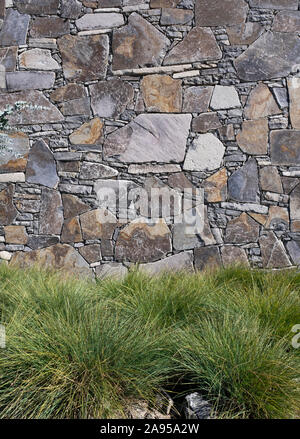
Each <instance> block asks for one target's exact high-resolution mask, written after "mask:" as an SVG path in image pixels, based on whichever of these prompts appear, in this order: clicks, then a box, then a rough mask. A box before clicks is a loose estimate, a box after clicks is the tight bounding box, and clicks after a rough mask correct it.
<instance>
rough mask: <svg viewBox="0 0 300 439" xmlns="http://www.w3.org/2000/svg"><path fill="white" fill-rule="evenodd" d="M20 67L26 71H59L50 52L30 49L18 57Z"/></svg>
mask: <svg viewBox="0 0 300 439" xmlns="http://www.w3.org/2000/svg"><path fill="white" fill-rule="evenodd" d="M19 63H20V67H22V68H23V69H28V70H59V69H60V68H61V67H60V65H59V64H58V62H57V61H56V60H55V59H54V58H52V56H51V50H47V49H38V48H37V49H30V50H26V51H25V52H22V53H21V55H20V56H19Z"/></svg>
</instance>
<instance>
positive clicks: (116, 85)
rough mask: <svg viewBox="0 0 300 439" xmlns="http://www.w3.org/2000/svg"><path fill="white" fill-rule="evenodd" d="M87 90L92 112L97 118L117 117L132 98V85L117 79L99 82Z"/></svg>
mask: <svg viewBox="0 0 300 439" xmlns="http://www.w3.org/2000/svg"><path fill="white" fill-rule="evenodd" d="M89 88H90V94H91V102H92V109H93V112H94V114H95V115H97V116H99V117H111V118H116V117H118V116H119V115H120V114H122V113H123V112H124V111H125V109H126V107H127V105H128V104H129V103H130V102H131V101H132V100H133V97H134V89H133V87H132V85H131V84H129V82H126V81H122V80H121V79H118V78H114V79H112V80H110V81H100V82H98V83H97V84H92V85H90V87H89Z"/></svg>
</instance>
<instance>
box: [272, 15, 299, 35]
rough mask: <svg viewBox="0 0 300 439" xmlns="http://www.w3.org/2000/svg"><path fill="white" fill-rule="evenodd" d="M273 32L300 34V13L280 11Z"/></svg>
mask: <svg viewBox="0 0 300 439" xmlns="http://www.w3.org/2000/svg"><path fill="white" fill-rule="evenodd" d="M272 29H273V31H275V32H300V12H299V11H280V12H279V13H278V14H277V15H276V16H275V18H274V22H273V28H272Z"/></svg>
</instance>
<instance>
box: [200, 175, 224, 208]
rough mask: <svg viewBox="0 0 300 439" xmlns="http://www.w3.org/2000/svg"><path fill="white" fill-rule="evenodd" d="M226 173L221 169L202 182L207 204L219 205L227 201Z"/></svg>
mask: <svg viewBox="0 0 300 439" xmlns="http://www.w3.org/2000/svg"><path fill="white" fill-rule="evenodd" d="M227 180H228V177H227V171H226V168H223V169H221V170H220V171H218V172H216V173H215V174H213V175H211V176H210V177H208V178H207V179H206V180H204V182H203V188H204V196H205V200H206V201H207V202H208V203H220V202H222V201H226V199H227Z"/></svg>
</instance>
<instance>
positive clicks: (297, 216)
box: [290, 184, 300, 221]
mask: <svg viewBox="0 0 300 439" xmlns="http://www.w3.org/2000/svg"><path fill="white" fill-rule="evenodd" d="M290 216H291V220H292V221H299V220H300V185H299V184H298V185H297V186H296V187H295V188H294V189H293V190H292V192H291V194H290Z"/></svg>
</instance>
